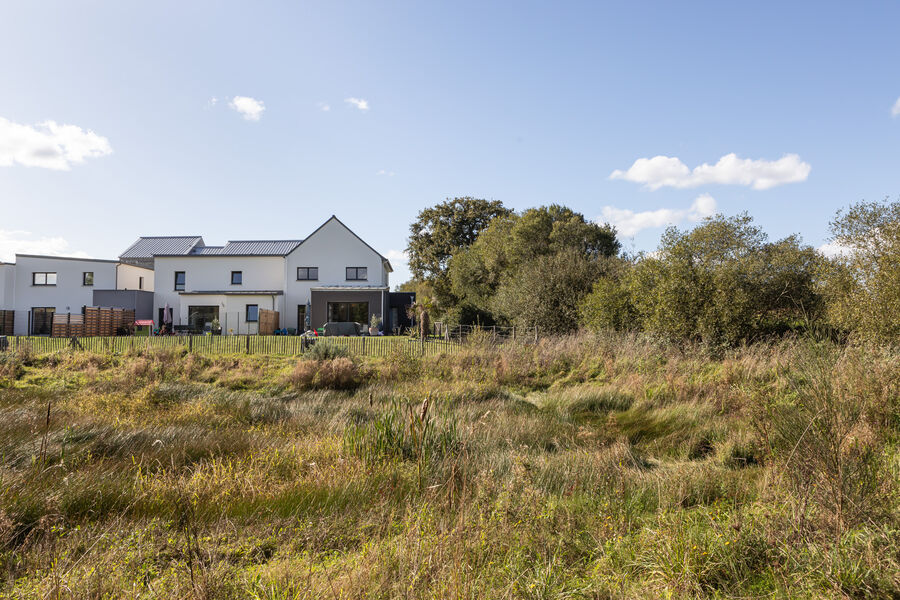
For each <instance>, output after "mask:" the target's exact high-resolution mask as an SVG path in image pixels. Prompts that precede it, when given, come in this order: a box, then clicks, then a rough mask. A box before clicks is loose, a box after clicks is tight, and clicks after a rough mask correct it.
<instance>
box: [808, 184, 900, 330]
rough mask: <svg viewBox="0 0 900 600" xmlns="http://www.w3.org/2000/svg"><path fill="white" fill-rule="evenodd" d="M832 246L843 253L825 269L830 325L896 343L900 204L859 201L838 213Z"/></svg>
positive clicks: (899, 304)
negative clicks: (835, 246) (833, 244)
mask: <svg viewBox="0 0 900 600" xmlns="http://www.w3.org/2000/svg"><path fill="white" fill-rule="evenodd" d="M831 234H832V242H833V243H835V244H836V245H837V246H838V247H839V248H840V249H841V252H840V253H839V254H838V255H837V256H836V257H835V258H834V259H833V261H832V263H831V264H830V265H829V268H828V269H827V277H826V281H827V284H826V285H825V287H824V290H825V295H826V297H827V312H828V316H829V320H830V322H831V323H832V324H834V325H836V326H837V327H839V328H842V329H844V330H845V331H855V332H856V333H858V334H859V335H860V336H863V337H868V338H873V339H876V340H879V341H890V342H893V343H896V341H897V339H898V336H900V202H897V201H893V202H891V201H889V200H888V199H885V200H884V201H883V202H861V203H858V204H855V205H853V206H851V207H850V209H849V210H847V211H846V212H838V214H837V215H836V216H835V219H834V220H833V221H832V223H831Z"/></svg>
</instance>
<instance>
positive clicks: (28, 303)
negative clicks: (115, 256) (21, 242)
mask: <svg viewBox="0 0 900 600" xmlns="http://www.w3.org/2000/svg"><path fill="white" fill-rule="evenodd" d="M117 262H118V261H115V260H100V259H95V258H70V257H63V256H37V255H32V254H16V264H15V284H14V291H13V306H12V308H13V310H15V333H16V335H28V334H36V335H43V334H49V333H50V327H51V324H52V323H53V314H54V313H55V312H65V313H69V312H74V313H79V312H81V309H82V307H84V306H93V303H94V290H95V289H112V290H114V289H116V264H117Z"/></svg>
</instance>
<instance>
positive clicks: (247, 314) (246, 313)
mask: <svg viewBox="0 0 900 600" xmlns="http://www.w3.org/2000/svg"><path fill="white" fill-rule="evenodd" d="M251 306H254V307H256V318H255V319H251V318H250V307H251ZM244 320H245V321H247V322H248V323H259V304H247V305H245V306H244Z"/></svg>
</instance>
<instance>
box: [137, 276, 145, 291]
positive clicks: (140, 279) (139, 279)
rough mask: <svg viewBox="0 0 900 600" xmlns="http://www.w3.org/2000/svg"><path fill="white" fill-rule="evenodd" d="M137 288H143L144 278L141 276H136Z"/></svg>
mask: <svg viewBox="0 0 900 600" xmlns="http://www.w3.org/2000/svg"><path fill="white" fill-rule="evenodd" d="M138 289H139V290H142V289H144V278H143V277H138Z"/></svg>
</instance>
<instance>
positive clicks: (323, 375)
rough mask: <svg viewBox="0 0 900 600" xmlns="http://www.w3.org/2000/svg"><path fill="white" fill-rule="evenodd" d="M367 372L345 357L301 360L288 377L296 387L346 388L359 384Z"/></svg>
mask: <svg viewBox="0 0 900 600" xmlns="http://www.w3.org/2000/svg"><path fill="white" fill-rule="evenodd" d="M366 377H367V374H366V373H364V372H363V370H362V369H360V368H359V366H357V364H356V363H354V362H353V361H352V360H350V359H349V358H347V357H339V358H333V359H329V360H301V361H300V362H298V363H297V366H296V367H294V370H293V372H292V373H291V375H290V377H289V379H290V383H291V384H292V385H293V386H294V387H297V388H301V389H312V388H328V389H333V390H346V389H352V388H355V387H357V386H359V385H360V384H361V383H362V382H363V381H364V380H365V379H366Z"/></svg>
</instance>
